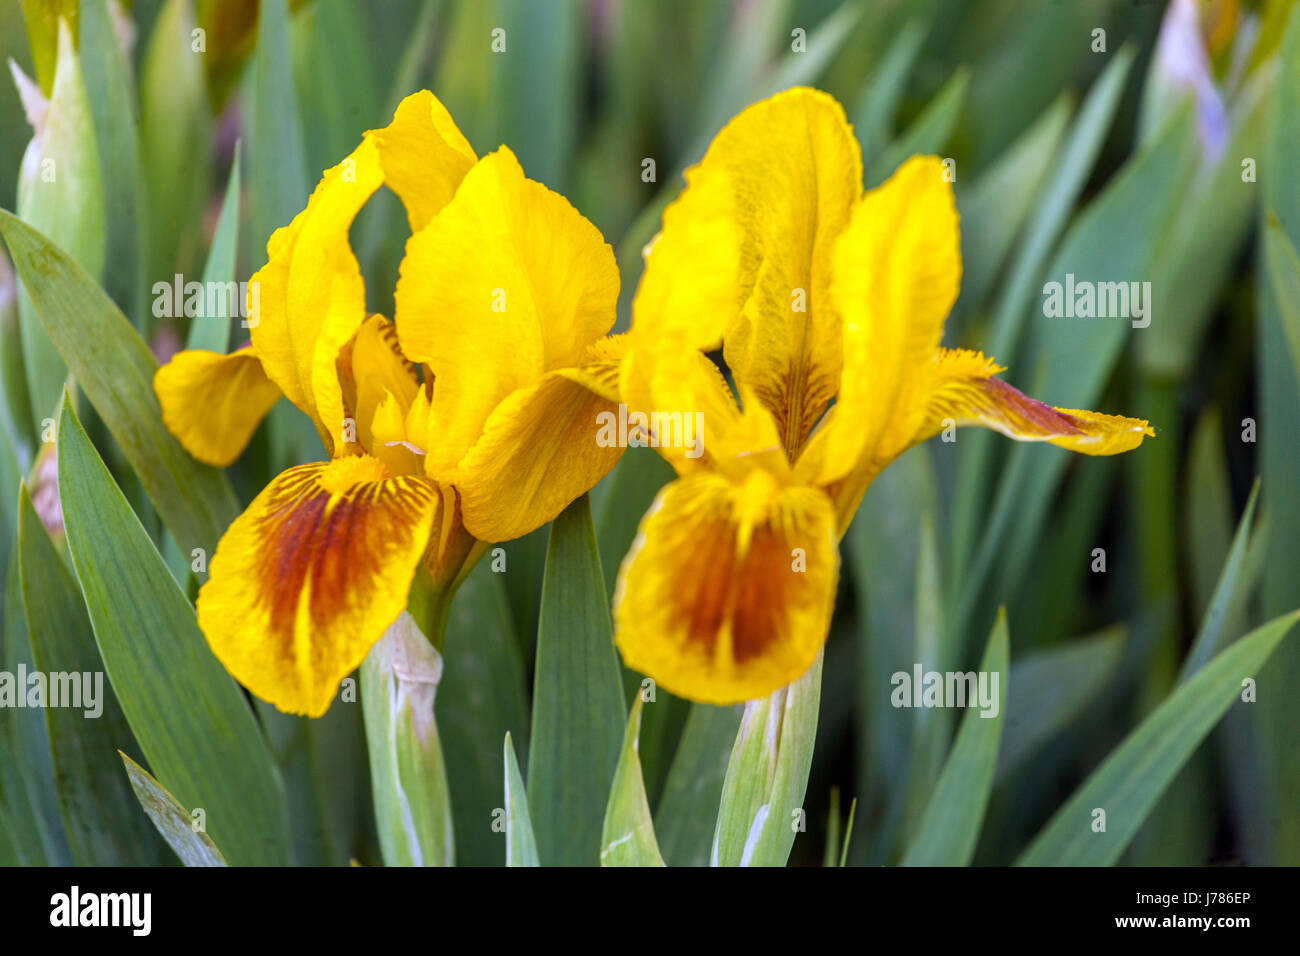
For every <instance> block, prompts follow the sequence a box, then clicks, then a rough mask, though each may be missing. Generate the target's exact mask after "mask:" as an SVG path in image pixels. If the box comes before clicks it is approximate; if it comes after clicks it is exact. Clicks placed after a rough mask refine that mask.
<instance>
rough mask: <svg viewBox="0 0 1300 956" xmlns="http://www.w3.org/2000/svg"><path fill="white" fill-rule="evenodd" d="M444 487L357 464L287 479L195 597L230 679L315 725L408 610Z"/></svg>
mask: <svg viewBox="0 0 1300 956" xmlns="http://www.w3.org/2000/svg"><path fill="white" fill-rule="evenodd" d="M439 502H440V496H439V493H438V489H437V486H436V485H434V484H433V483H432V482H430V481H428V480H427V479H425V478H421V477H402V478H390V477H388V476H387V472H386V471H385V469H384V467H383V465H382V464H381V463H380V462H378V461H376V460H375V459H373V458H367V457H359V456H349V457H346V458H340V459H337V460H335V461H332V462H328V463H314V464H309V465H299V466H297V467H294V468H290V469H288V470H287V471H285V472H282V473H281V474H280V475H279V476H278V477H276V478H275V479H274V480H273V481H272V482H271V483H270V484H269V485H268V486H267V487H266V488H265V489H264V490H263V491H262V493H261V494H259V495H258V496H257V497H256V498H255V499H254V500H253V502H252V504H250V505H249V506H248V509H247V510H246V511H245V512H244V513H243V514H242V515H240V516H239V517H238V518H236V519H235V521H234V522H233V523H232V524H231V526H230V528H229V529H228V530H227V531H226V534H225V535H224V536H223V537H222V539H221V542H220V544H218V546H217V551H216V554H215V555H213V558H212V562H211V565H210V571H211V576H210V578H209V579H208V581H207V583H206V584H204V586H203V588H202V589H201V590H200V592H199V599H198V617H199V625H200V627H201V628H202V629H203V633H204V635H205V636H206V637H207V639H208V644H209V645H210V646H211V648H212V651H213V653H214V654H216V656H217V658H218V659H219V660H220V661H221V662H222V663H223V664H224V665H225V666H226V668H227V670H229V671H230V673H231V674H233V675H234V676H235V678H236V679H237V680H238V681H239V682H240V683H242V684H243V685H244V686H245V687H247V688H248V689H249V690H251V691H252V692H253V693H254V694H256V695H257V696H258V697H261V698H263V699H264V700H268V701H270V702H271V703H273V704H275V705H276V706H277V707H279V708H280V709H281V710H284V711H288V712H290V713H300V714H309V715H311V716H319V715H321V714H323V713H324V712H325V711H326V710H327V709H328V708H329V705H330V701H331V699H332V698H333V696H334V693H335V690H336V689H337V687H338V684H339V681H341V680H342V679H343V678H344V677H346V676H347V675H348V673H349V672H351V671H352V670H353V669H354V668H355V667H356V666H357V665H358V664H360V663H361V660H362V658H364V657H365V655H366V652H367V651H368V650H369V649H370V646H371V645H372V644H374V642H375V641H377V640H378V639H379V638H380V637H381V636H382V635H383V633H384V630H385V629H386V628H387V627H388V626H389V625H390V624H392V623H393V621H394V620H396V618H397V616H398V615H399V614H400V613H401V612H402V610H403V608H405V607H406V602H407V593H408V591H409V590H410V587H411V580H412V578H413V576H414V574H415V571H416V568H417V566H418V565H419V563H420V559H421V557H422V556H423V555H424V552H425V548H426V546H427V544H428V541H429V536H430V530H431V527H432V525H433V522H434V520H435V518H436V517H437V514H438V508H439Z"/></svg>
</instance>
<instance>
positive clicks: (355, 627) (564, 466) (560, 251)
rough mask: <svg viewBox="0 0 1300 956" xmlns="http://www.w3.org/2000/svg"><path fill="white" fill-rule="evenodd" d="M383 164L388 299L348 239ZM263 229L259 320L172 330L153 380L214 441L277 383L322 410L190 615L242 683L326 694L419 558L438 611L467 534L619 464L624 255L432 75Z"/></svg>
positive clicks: (236, 447) (186, 420) (465, 565)
mask: <svg viewBox="0 0 1300 956" xmlns="http://www.w3.org/2000/svg"><path fill="white" fill-rule="evenodd" d="M381 185H386V186H388V187H389V188H390V189H392V190H393V191H394V192H395V193H396V194H397V195H398V197H399V198H400V199H401V200H402V203H403V204H404V206H405V208H406V213H407V217H408V219H409V221H410V226H411V238H410V240H409V241H408V243H407V247H406V256H405V258H404V260H403V262H402V267H401V278H400V280H399V282H398V285H397V290H396V315H395V322H389V321H388V319H386V318H385V317H383V316H380V315H369V314H368V313H367V310H366V303H365V288H364V285H363V282H362V278H361V271H360V268H359V267H358V264H357V261H356V258H355V256H354V255H353V253H352V250H351V248H350V246H349V244H348V230H349V228H350V226H351V224H352V221H353V219H354V218H355V217H356V215H357V213H358V212H359V211H360V209H361V207H362V206H363V205H364V204H365V202H366V201H367V200H368V199H369V198H370V196H371V195H373V194H374V193H375V191H376V190H378V189H379V187H380V186H381ZM267 253H268V260H269V261H268V262H267V264H266V265H265V266H264V267H263V268H262V269H261V270H260V271H259V272H258V273H257V274H256V275H254V276H253V279H252V281H253V282H257V283H258V284H259V293H260V295H259V298H260V310H259V311H260V314H259V315H257V316H256V317H250V326H251V335H252V341H251V344H250V345H249V346H248V347H246V348H243V349H240V350H238V351H236V352H234V353H232V354H230V355H217V354H215V353H210V352H196V351H189V352H182V353H180V354H178V355H177V356H176V357H175V358H174V359H173V360H172V361H171V362H170V363H169V364H167V365H166V366H164V367H163V368H161V369H159V371H158V373H157V376H156V378H155V381H154V387H155V391H156V393H157V395H158V398H159V402H160V404H161V406H162V410H163V418H164V421H165V422H166V423H167V426H168V428H169V429H170V430H171V431H172V433H173V434H175V435H176V437H177V438H178V439H179V440H180V442H181V443H182V444H183V445H184V446H185V448H186V449H188V450H189V451H190V453H191V454H192V455H194V456H195V457H196V458H199V459H200V460H202V461H206V462H209V463H211V464H215V465H226V464H229V463H230V462H231V461H233V460H234V459H235V458H237V457H238V455H239V453H240V452H241V451H242V449H243V448H244V446H245V445H246V444H247V442H248V440H249V438H250V436H251V435H252V433H253V431H254V429H255V428H256V427H257V424H258V422H259V421H260V420H261V419H262V418H263V417H264V416H265V415H266V413H267V412H268V411H269V410H270V408H271V406H272V405H273V404H274V403H275V402H276V401H277V400H278V398H279V396H280V395H284V396H285V397H287V398H288V399H289V400H290V401H291V402H293V404H294V405H296V406H297V407H298V408H299V409H301V410H302V411H303V412H304V413H306V414H307V415H308V416H309V417H310V418H311V420H312V421H313V422H314V423H315V426H316V429H317V431H318V432H319V434H320V438H321V442H322V443H323V444H324V446H325V450H326V452H327V453H328V455H329V460H328V461H324V462H313V463H310V464H304V465H299V466H296V467H293V468H290V469H288V470H287V471H285V472H283V473H282V474H280V475H279V476H278V477H276V478H275V479H273V480H272V481H271V483H270V484H269V485H268V486H267V487H266V489H265V490H263V491H262V493H261V494H259V495H258V496H257V497H256V498H255V499H254V500H253V502H252V503H251V504H250V505H249V506H248V509H247V510H246V511H245V512H244V513H243V514H242V515H240V516H239V517H238V518H237V519H236V520H235V521H234V522H233V523H232V524H231V526H230V528H229V529H228V530H227V531H226V534H225V535H224V536H223V538H222V539H221V542H220V544H219V545H218V547H217V550H216V553H215V555H214V556H213V558H212V561H211V565H210V578H209V580H208V581H207V583H205V584H204V586H203V588H202V590H201V591H200V592H199V598H198V618H199V624H200V626H201V627H202V629H203V633H204V634H205V635H206V637H207V639H208V643H209V644H210V645H211V647H212V650H213V652H214V653H215V654H216V655H217V657H218V658H219V659H220V660H221V662H222V663H223V664H225V666H226V668H227V669H228V670H229V671H230V672H231V673H232V674H233V675H234V676H235V677H236V678H237V679H238V680H239V681H240V682H241V683H243V684H244V685H245V686H246V687H248V688H249V689H250V690H251V691H253V693H255V694H257V695H258V696H259V697H262V698H264V699H266V700H269V701H271V702H272V703H274V704H275V705H276V706H277V707H279V708H280V709H282V710H286V711H290V712H294V713H306V714H310V715H319V714H322V713H324V712H325V710H326V709H327V708H328V707H329V704H330V700H331V699H332V697H333V695H334V692H335V689H336V688H337V686H338V683H339V681H340V680H341V679H342V678H343V677H344V676H346V675H347V674H348V673H349V672H350V671H352V670H353V668H355V667H356V666H357V665H358V664H359V663H360V662H361V660H362V659H363V658H364V657H365V655H366V653H367V651H368V650H369V649H370V647H371V646H372V645H373V644H374V643H375V642H376V641H377V640H378V639H379V638H380V637H382V636H383V633H384V631H385V630H386V629H387V628H388V626H389V625H390V624H392V623H393V621H394V620H395V619H396V618H397V617H398V615H399V614H400V613H401V612H402V610H403V609H404V608H405V607H406V606H407V603H408V596H409V595H410V594H411V591H412V581H413V579H415V578H417V577H418V578H419V584H420V587H421V589H422V593H423V594H425V595H426V596H427V595H430V594H431V595H433V596H434V604H435V605H436V606H438V607H439V608H440V609H441V611H442V613H445V600H444V601H442V602H441V603H439V601H438V597H439V596H441V597H442V598H446V597H448V596H449V595H450V593H451V592H452V591H453V590H454V588H455V585H456V584H457V583H458V581H459V579H460V578H461V577H463V575H464V574H465V573H466V572H467V571H468V569H469V567H470V566H471V565H472V564H473V561H474V560H475V559H476V558H477V556H478V554H480V553H481V552H482V550H483V545H482V543H483V542H492V541H503V540H507V539H510V538H514V537H518V536H519V535H522V534H525V533H527V532H529V531H532V530H533V529H535V528H538V527H540V526H541V525H543V524H545V523H546V522H548V521H550V520H551V519H552V518H554V517H555V516H556V515H557V514H558V513H559V512H560V511H561V510H562V509H563V508H564V507H565V506H566V505H568V504H569V503H570V502H571V501H573V500H574V499H575V498H577V497H578V496H579V495H581V494H583V493H585V492H586V491H587V490H589V489H590V488H591V487H592V486H593V485H594V484H595V483H596V482H597V481H599V480H600V478H601V477H602V476H603V475H604V474H605V473H606V472H607V471H608V470H609V469H610V468H611V467H613V465H614V463H615V462H616V461H617V459H618V455H619V453H620V451H621V450H620V449H618V448H608V447H601V446H598V445H597V444H596V443H595V441H594V440H593V438H592V435H593V434H594V424H593V422H594V419H595V417H596V416H597V415H598V414H599V413H600V412H602V411H611V410H614V409H616V408H617V404H616V402H617V373H618V366H619V360H620V358H621V353H620V342H621V341H622V340H621V339H617V338H614V339H607V338H606V337H605V333H606V332H607V331H608V330H609V328H610V326H611V325H612V324H613V321H614V314H615V305H616V301H617V298H618V271H617V267H616V266H615V262H614V256H613V252H612V250H611V249H610V247H609V246H608V245H607V244H606V243H605V242H604V240H603V239H602V238H601V236H600V233H599V232H598V231H597V230H596V228H595V227H594V226H592V225H591V223H589V222H588V221H587V220H586V219H584V218H583V217H582V216H581V215H580V214H579V213H578V212H577V210H575V209H574V208H573V207H572V206H571V205H570V204H569V203H568V202H567V201H566V200H565V199H564V198H563V197H562V196H560V195H558V194H556V193H554V192H551V191H550V190H548V189H547V188H546V187H545V186H543V185H541V184H540V183H536V182H533V181H531V180H528V179H526V178H525V177H524V174H523V171H522V170H521V168H520V166H519V163H518V162H517V160H516V159H515V157H514V155H513V154H512V153H511V152H510V151H509V150H508V149H506V148H504V147H502V148H501V149H500V150H498V151H497V152H495V153H492V154H490V155H488V156H485V157H483V158H482V159H478V158H476V156H475V154H474V152H473V150H472V149H471V148H470V146H469V144H468V143H467V142H466V140H465V138H464V136H462V135H461V133H460V131H459V130H458V129H457V128H456V126H455V124H454V123H453V122H452V119H451V117H450V116H449V115H448V113H447V111H446V110H445V109H444V108H443V106H442V104H441V103H439V102H438V100H437V99H435V98H434V97H433V95H432V94H430V93H428V92H422V93H417V94H413V95H412V96H410V97H408V98H407V99H406V100H404V101H403V102H402V104H401V105H400V106H399V108H398V110H397V112H396V114H395V115H394V117H393V122H392V123H391V124H390V125H389V126H388V127H386V128H384V129H382V130H373V131H371V132H369V133H367V134H366V135H365V138H364V139H363V140H362V142H361V145H360V146H358V147H357V149H356V150H355V151H354V152H353V153H352V154H351V155H350V156H349V157H347V159H345V160H344V161H343V162H342V163H340V164H339V165H338V166H336V167H334V168H332V169H329V170H327V171H326V172H325V175H324V177H323V178H322V179H321V181H320V184H319V185H318V186H317V187H316V190H315V192H314V193H313V194H312V196H311V198H310V200H309V201H308V203H307V207H306V209H304V210H303V211H302V212H301V213H299V214H298V216H297V217H295V218H294V220H293V222H291V223H290V224H289V225H288V226H286V227H284V228H282V229H279V230H277V231H276V232H275V234H274V235H273V236H272V237H271V239H270V242H269V243H268V244H267ZM250 299H251V296H250ZM435 624H436V621H435ZM430 636H431V637H432V638H433V639H435V640H437V639H438V637H439V635H438V634H433V635H430Z"/></svg>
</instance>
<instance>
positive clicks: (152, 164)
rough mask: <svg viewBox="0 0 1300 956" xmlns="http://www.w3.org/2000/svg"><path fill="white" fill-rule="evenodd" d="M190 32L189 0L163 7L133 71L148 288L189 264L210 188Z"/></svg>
mask: <svg viewBox="0 0 1300 956" xmlns="http://www.w3.org/2000/svg"><path fill="white" fill-rule="evenodd" d="M195 28H196V22H195V19H194V4H193V2H192V0H166V2H165V3H164V4H163V5H162V9H160V10H159V11H158V16H157V17H156V18H155V19H154V22H153V28H152V29H151V30H150V32H149V40H148V44H147V45H146V47H145V52H144V58H143V61H142V63H141V67H140V155H141V157H142V158H143V160H144V164H145V169H146V175H145V177H144V180H145V183H146V186H147V191H148V199H149V202H148V209H149V230H148V237H149V245H148V249H147V253H148V255H147V258H146V259H145V276H146V277H147V278H149V279H152V280H154V281H159V280H164V281H165V280H168V279H171V277H172V276H173V275H174V274H175V273H176V272H178V271H179V272H181V273H184V272H186V271H188V270H189V269H190V268H191V267H192V266H194V265H195V264H196V263H197V261H198V256H199V254H200V248H201V246H200V243H201V242H202V239H201V236H200V233H201V231H202V230H201V225H202V221H203V213H204V210H205V208H206V205H207V201H208V191H209V188H210V184H211V181H212V159H213V156H214V155H215V152H216V151H215V150H214V149H213V146H212V135H213V122H212V113H211V110H210V108H209V106H208V93H207V82H206V79H205V76H204V69H203V64H204V59H205V57H204V56H203V55H200V54H197V53H196V52H195V51H194V49H193V43H194V36H193V31H194V29H195ZM147 321H152V318H151V316H149V317H147Z"/></svg>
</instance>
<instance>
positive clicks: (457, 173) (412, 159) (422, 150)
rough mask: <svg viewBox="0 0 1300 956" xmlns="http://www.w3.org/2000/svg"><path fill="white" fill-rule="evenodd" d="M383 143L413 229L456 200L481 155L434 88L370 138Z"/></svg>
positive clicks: (383, 161) (390, 180) (389, 173)
mask: <svg viewBox="0 0 1300 956" xmlns="http://www.w3.org/2000/svg"><path fill="white" fill-rule="evenodd" d="M366 135H367V136H369V137H372V138H373V139H374V140H375V142H376V143H377V144H378V145H379V163H380V166H381V167H382V168H383V171H384V182H385V183H386V184H387V185H388V187H389V188H390V189H392V191H393V192H395V193H397V195H398V197H399V198H400V199H401V200H402V204H403V205H405V206H406V216H407V219H408V220H409V222H410V224H411V231H412V232H418V231H419V230H421V229H423V228H424V227H425V226H426V225H427V224H428V222H429V220H430V219H432V218H433V217H434V216H435V215H436V214H437V212H438V210H440V209H441V208H442V207H443V206H445V205H447V203H448V202H450V201H451V197H452V196H454V195H455V193H456V187H457V186H459V185H460V181H461V180H462V179H464V178H465V174H466V173H467V172H469V170H470V167H471V166H473V165H474V163H475V161H476V160H477V158H478V157H476V156H475V155H474V150H473V149H472V148H471V147H470V145H469V142H468V141H467V140H466V139H465V137H464V135H462V134H461V131H460V130H459V129H457V127H456V124H455V122H454V121H453V120H452V118H451V114H450V113H448V112H447V108H446V107H445V106H443V105H442V103H441V102H439V100H438V98H437V97H436V96H434V95H433V94H432V93H430V92H429V91H428V90H421V91H419V92H418V93H412V94H411V95H410V96H408V97H406V99H404V100H402V102H401V103H400V104H398V107H397V112H396V113H394V114H393V121H392V122H391V123H389V124H388V126H386V127H385V128H384V129H379V130H372V131H371V132H369V133H367V134H366Z"/></svg>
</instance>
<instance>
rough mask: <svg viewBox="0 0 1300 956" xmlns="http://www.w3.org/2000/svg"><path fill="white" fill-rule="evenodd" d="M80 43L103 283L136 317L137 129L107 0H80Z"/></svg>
mask: <svg viewBox="0 0 1300 956" xmlns="http://www.w3.org/2000/svg"><path fill="white" fill-rule="evenodd" d="M79 46H80V50H81V60H82V62H81V66H82V71H83V73H84V74H85V78H86V93H87V94H88V96H89V98H90V110H91V115H92V118H93V119H94V124H95V142H96V145H97V146H98V151H99V172H100V180H101V181H102V183H103V192H104V224H105V227H106V232H105V236H104V239H105V248H104V287H105V289H106V291H107V292H108V294H109V295H110V296H111V297H112V299H113V300H114V301H115V302H117V303H118V305H120V306H121V307H122V311H123V312H125V313H126V315H128V316H129V317H131V318H132V319H133V320H135V321H137V322H138V321H140V320H141V312H142V310H141V308H140V306H141V298H142V296H143V293H144V275H145V273H144V260H143V259H142V258H141V249H142V246H143V243H142V241H141V236H142V229H143V226H144V222H143V220H144V218H145V217H144V214H143V213H142V209H143V207H144V202H143V199H142V193H143V188H142V187H143V180H142V179H141V176H140V139H139V137H140V132H139V124H138V122H137V120H136V112H135V84H134V78H133V77H132V75H131V69H130V66H129V65H128V63H127V59H126V56H125V54H124V51H123V49H122V45H121V43H120V42H119V40H118V36H117V33H116V31H115V30H114V29H113V21H112V17H111V16H110V14H109V9H108V0H82V4H81V24H80V41H79Z"/></svg>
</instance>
